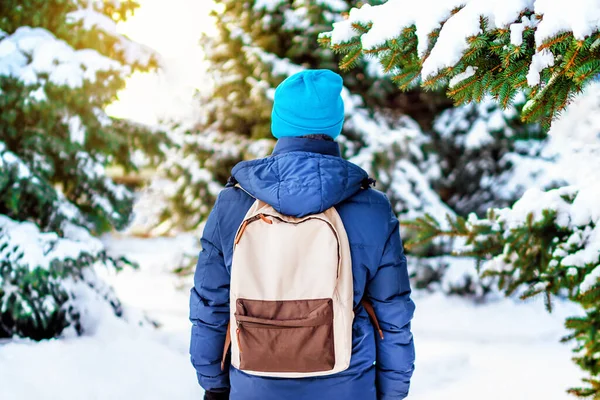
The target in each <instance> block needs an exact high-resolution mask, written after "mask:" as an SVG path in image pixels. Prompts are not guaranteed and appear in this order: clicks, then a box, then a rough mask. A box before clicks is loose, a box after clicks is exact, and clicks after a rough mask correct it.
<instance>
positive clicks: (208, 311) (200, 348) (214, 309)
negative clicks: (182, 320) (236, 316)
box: [190, 199, 230, 390]
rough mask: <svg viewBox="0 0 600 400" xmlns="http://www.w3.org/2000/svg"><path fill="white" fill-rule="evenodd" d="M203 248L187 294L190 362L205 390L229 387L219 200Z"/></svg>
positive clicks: (226, 292) (226, 284) (226, 279)
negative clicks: (224, 359)
mask: <svg viewBox="0 0 600 400" xmlns="http://www.w3.org/2000/svg"><path fill="white" fill-rule="evenodd" d="M201 244H202V251H201V252H200V255H199V257H198V264H197V266H196V272H195V275H194V287H193V288H192V289H191V291H190V292H191V295H190V320H191V322H192V338H191V341H190V355H191V361H192V364H193V365H194V368H195V369H196V373H197V375H198V382H199V383H200V385H201V386H202V387H203V388H204V389H205V390H215V389H217V390H218V389H226V388H229V372H228V369H227V368H225V370H224V371H221V357H222V354H223V346H224V344H225V336H226V333H227V323H228V321H229V281H230V278H229V272H228V271H227V268H226V267H225V262H224V260H223V251H222V246H221V238H220V231H219V201H218V199H217V202H216V204H215V207H214V208H213V210H212V212H211V213H210V215H209V217H208V220H207V222H206V225H205V227H204V233H203V235H202V239H201Z"/></svg>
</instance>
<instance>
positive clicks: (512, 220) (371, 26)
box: [321, 0, 600, 398]
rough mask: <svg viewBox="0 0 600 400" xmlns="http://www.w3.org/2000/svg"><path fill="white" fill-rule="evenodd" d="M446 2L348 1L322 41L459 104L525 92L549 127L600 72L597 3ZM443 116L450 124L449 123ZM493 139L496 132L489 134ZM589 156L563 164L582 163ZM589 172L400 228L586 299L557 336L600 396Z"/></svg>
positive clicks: (598, 246) (599, 277) (512, 277)
mask: <svg viewBox="0 0 600 400" xmlns="http://www.w3.org/2000/svg"><path fill="white" fill-rule="evenodd" d="M444 6H445V8H444V7H442V6H440V7H438V8H437V9H435V10H432V9H430V8H427V7H425V6H423V7H420V6H415V7H412V8H405V7H402V2H394V1H389V2H388V3H386V4H384V5H382V6H377V7H370V6H368V5H366V6H363V7H362V8H361V9H354V10H352V11H351V12H350V15H349V18H348V19H346V20H345V21H342V22H339V23H338V24H336V25H335V26H334V30H333V31H332V32H329V33H326V34H324V35H322V36H321V42H322V43H323V44H325V45H326V46H330V47H331V48H333V49H334V50H336V51H339V52H341V53H343V54H345V58H344V60H343V61H342V65H343V66H344V67H350V66H352V64H354V63H355V61H356V60H358V59H359V58H360V56H361V54H371V55H374V56H375V57H377V58H378V59H379V60H380V62H381V63H382V65H384V66H385V67H386V68H387V69H388V70H389V71H390V74H391V75H392V76H393V77H392V79H394V80H395V81H396V83H398V85H399V86H400V87H401V88H403V89H406V88H410V87H413V86H415V85H419V84H421V85H423V86H424V87H425V88H437V87H446V86H447V87H448V94H449V96H450V97H452V98H453V99H454V100H455V101H456V102H457V103H466V102H470V101H475V102H481V101H482V100H484V99H485V96H486V95H491V96H493V97H494V98H495V99H496V100H497V101H498V102H499V104H500V105H501V106H503V107H508V106H509V105H511V104H513V103H514V100H515V97H516V96H517V94H518V93H520V92H522V93H524V94H525V97H526V102H525V105H524V106H523V108H522V110H521V112H520V114H521V117H522V119H523V120H525V121H535V120H542V121H543V122H545V123H546V126H548V123H549V122H550V121H551V119H552V118H553V117H554V116H556V115H557V114H558V113H560V112H561V111H562V110H563V109H565V107H566V105H567V104H568V103H569V102H570V100H572V99H573V97H574V96H575V94H578V93H580V92H581V91H582V89H583V88H584V87H586V86H587V85H588V84H589V83H590V82H591V81H592V80H593V79H594V77H595V76H596V75H597V74H598V72H600V62H598V59H599V57H598V56H599V54H598V51H599V50H598V47H599V44H600V32H599V30H600V26H599V25H598V23H597V22H595V21H592V20H590V19H589V18H586V17H585V16H586V15H587V14H588V13H589V12H590V11H595V12H597V11H598V9H596V10H589V9H588V8H586V7H585V6H583V5H579V4H570V3H558V2H547V1H543V0H534V1H531V2H529V3H527V5H524V4H523V3H521V2H505V3H493V2H490V3H482V2H468V3H465V2H460V1H456V2H454V1H451V2H448V3H446V4H444ZM594 7H598V6H594ZM390 15H394V16H397V20H396V21H395V23H396V25H395V26H390ZM473 107H477V106H473ZM463 111H464V110H463ZM448 122H451V121H448ZM444 125H445V126H444V128H445V129H446V128H450V129H452V124H451V123H447V124H444ZM589 137H590V136H589ZM589 137H588V139H587V140H588V141H589ZM498 139H502V138H498V137H496V138H495V139H494V141H497V140H498ZM581 154H583V152H579V154H578V157H581ZM572 161H575V162H576V160H575V159H573V160H572ZM585 162H586V160H580V161H579V164H576V165H575V166H572V165H569V166H567V165H562V167H563V168H565V167H566V168H573V169H576V168H577V166H579V167H584V168H587V167H586V166H585ZM578 175H580V174H578ZM595 176H596V175H591V176H587V177H581V179H580V180H579V182H578V185H574V186H565V187H562V188H557V189H552V190H549V191H544V190H540V189H531V190H529V191H527V192H526V193H525V195H523V197H522V198H521V199H519V200H518V201H517V202H516V203H515V204H514V205H513V206H512V207H510V208H503V209H499V208H491V209H489V210H488V211H487V215H486V216H485V217H481V218H480V217H477V215H476V214H471V215H470V216H469V217H468V219H465V218H463V217H452V216H449V217H448V218H447V219H446V220H444V221H441V222H440V221H439V219H437V218H435V217H433V216H431V215H425V216H423V217H419V218H417V219H415V220H413V221H408V222H405V223H404V226H405V227H406V228H409V229H411V230H412V231H413V232H415V233H416V236H415V237H413V239H412V240H411V241H410V243H409V244H408V246H409V247H411V246H413V247H414V246H419V245H422V244H424V243H428V242H431V241H435V240H438V239H439V238H440V237H451V238H461V240H459V241H458V243H463V244H464V245H462V246H460V247H459V249H458V250H457V251H456V252H455V253H456V254H459V255H461V256H471V257H474V258H476V259H478V260H479V261H480V262H481V263H482V264H481V265H482V267H481V270H482V272H483V273H482V276H483V277H493V278H495V279H496V281H497V284H498V286H499V288H500V289H501V290H503V291H504V292H505V293H506V294H507V295H512V294H515V293H518V294H519V295H520V296H521V297H522V298H529V297H532V296H536V295H539V294H543V295H544V296H545V298H546V304H547V307H548V309H549V310H551V307H552V302H551V300H552V296H567V297H568V298H569V299H570V300H572V301H574V302H577V303H579V304H581V305H582V306H583V308H584V309H585V310H586V315H584V316H581V317H573V318H569V319H567V322H566V326H567V328H569V329H570V330H571V334H570V335H569V336H567V337H566V338H565V339H564V340H574V341H575V342H576V343H577V345H576V348H575V352H576V356H575V357H574V361H575V362H576V363H577V364H578V365H579V366H580V367H581V368H582V369H583V370H585V371H586V372H587V373H588V374H589V378H586V379H584V382H585V385H584V386H583V387H579V388H573V389H570V390H569V392H570V393H573V394H575V395H577V396H581V397H592V398H600V380H598V376H599V375H600V359H599V358H598V354H599V353H600V337H599V336H598V332H599V331H600V313H599V310H600V240H598V238H599V237H600V233H599V232H598V229H599V228H598V227H599V226H600V225H599V224H598V222H600V221H598V218H599V216H600V212H599V210H598V206H597V205H598V202H597V198H598V180H597V179H594V177H595Z"/></svg>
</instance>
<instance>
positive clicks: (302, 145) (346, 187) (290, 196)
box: [232, 138, 368, 217]
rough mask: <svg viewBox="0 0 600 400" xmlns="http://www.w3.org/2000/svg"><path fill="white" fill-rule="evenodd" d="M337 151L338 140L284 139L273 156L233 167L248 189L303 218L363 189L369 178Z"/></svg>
mask: <svg viewBox="0 0 600 400" xmlns="http://www.w3.org/2000/svg"><path fill="white" fill-rule="evenodd" d="M284 139H285V140H284ZM307 141H308V142H307ZM332 145H334V146H335V149H336V150H335V151H332ZM307 150H310V151H307ZM336 152H337V154H339V148H338V147H337V143H335V142H326V141H319V140H314V139H305V138H282V139H280V141H279V142H278V144H277V146H276V148H275V151H274V152H273V155H271V156H270V157H267V158H262V159H258V160H252V161H243V162H241V163H239V164H237V165H236V166H235V167H234V168H233V170H232V175H233V177H234V178H235V180H236V181H237V182H238V183H239V184H240V186H241V187H242V188H243V189H244V190H245V191H247V192H248V193H249V194H250V195H252V196H253V197H255V198H257V199H259V200H262V201H264V202H265V203H267V204H270V205H271V206H273V208H275V209H276V210H277V211H278V212H280V213H282V214H284V215H290V216H294V217H303V216H305V215H309V214H316V213H319V212H323V211H325V210H327V209H328V208H330V207H332V206H334V205H336V204H338V203H341V202H342V201H344V200H346V199H347V198H349V197H351V196H352V195H354V194H355V193H356V192H358V191H359V190H361V188H362V187H363V184H364V183H365V180H366V179H368V175H367V173H366V172H365V171H364V170H363V169H362V168H360V167H358V166H357V165H354V164H352V163H350V162H348V161H346V160H344V159H343V158H341V157H340V156H339V155H336V154H335V153H336Z"/></svg>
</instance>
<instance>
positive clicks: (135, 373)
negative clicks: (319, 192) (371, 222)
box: [0, 0, 600, 400]
mask: <svg viewBox="0 0 600 400" xmlns="http://www.w3.org/2000/svg"><path fill="white" fill-rule="evenodd" d="M306 69H330V70H333V71H335V72H337V73H339V74H340V75H341V76H342V78H343V83H344V88H343V90H342V97H343V100H344V113H345V123H344V126H343V131H342V134H341V136H340V137H339V138H338V139H337V141H338V143H339V145H340V148H341V152H342V155H343V157H344V158H346V159H348V160H350V161H351V162H353V163H355V164H357V165H358V166H360V167H361V168H363V169H364V170H365V171H367V172H368V173H369V176H370V177H371V178H373V179H375V180H376V184H375V188H376V189H378V190H380V191H382V192H384V193H385V194H386V196H387V197H388V199H389V200H390V202H391V203H392V206H393V210H394V212H395V214H396V215H397V217H398V219H399V220H400V224H401V236H402V239H403V241H404V248H405V251H406V254H407V258H408V267H409V274H410V278H411V286H412V290H413V291H412V298H413V301H414V302H415V304H416V312H415V318H414V320H413V322H412V329H413V334H414V340H415V346H416V354H417V356H416V368H415V373H414V376H413V381H412V383H411V390H410V394H409V396H408V399H415V400H437V399H450V400H453V399H456V400H458V399H460V400H469V399H473V400H475V399H489V400H494V399H507V398H510V399H514V400H521V399H522V400H531V399H540V400H541V399H544V400H555V399H556V400H560V399H576V398H584V399H600V332H599V331H600V200H599V199H600V3H599V2H597V1H594V0H571V1H569V2H558V1H554V0H504V1H496V0H445V1H442V0H421V1H419V2H412V1H408V0H387V1H385V0H381V1H379V0H369V1H365V0H361V1H354V0H214V1H209V0H200V1H194V0H175V1H172V2H164V1H159V0H137V1H133V0H2V1H1V2H0V399H7V400H33V399H44V400H45V399H57V400H58V399H60V400H71V399H73V400H75V399H77V400H79V399H88V398H89V399H92V398H94V399H100V400H104V399H146V400H161V399H171V398H177V399H190V400H191V399H200V398H202V396H203V391H202V389H201V388H200V387H199V386H198V383H197V379H196V374H195V371H194V369H193V367H192V365H191V363H190V360H189V341H190V326H191V325H190V322H189V319H188V313H189V304H188V301H189V290H190V288H191V286H192V285H193V273H194V268H195V263H196V261H197V259H198V253H199V251H200V250H201V245H200V237H201V235H202V231H203V228H204V224H205V223H206V219H207V217H208V215H209V213H210V211H211V209H212V206H213V204H214V202H215V200H216V198H217V196H218V194H219V192H220V191H221V190H222V189H223V188H224V187H225V184H226V183H227V181H228V178H229V177H230V175H231V169H232V168H233V167H234V166H235V165H236V164H237V163H238V162H240V161H244V160H251V159H255V158H262V157H268V156H269V154H270V153H271V151H272V150H273V148H274V145H275V142H276V140H275V139H274V138H273V136H272V135H271V130H270V127H271V121H270V118H271V109H272V105H273V98H274V91H275V88H276V87H277V85H279V84H280V83H281V82H282V81H283V80H284V79H285V78H287V77H289V76H291V75H293V74H295V73H297V72H300V71H303V70H306ZM357 400H360V399H357Z"/></svg>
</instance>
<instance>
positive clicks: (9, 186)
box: [0, 0, 166, 339]
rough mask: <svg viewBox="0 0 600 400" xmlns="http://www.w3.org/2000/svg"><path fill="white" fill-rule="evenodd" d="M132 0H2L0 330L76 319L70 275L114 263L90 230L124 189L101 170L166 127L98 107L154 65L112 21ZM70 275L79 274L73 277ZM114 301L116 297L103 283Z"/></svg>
mask: <svg viewBox="0 0 600 400" xmlns="http://www.w3.org/2000/svg"><path fill="white" fill-rule="evenodd" d="M136 7H137V4H136V3H135V2H133V1H116V0H115V1H112V0H110V1H94V0H89V1H85V0H80V1H64V0H52V1H47V0H23V1H16V0H7V1H3V2H2V3H1V4H0V93H2V96H0V337H3V336H7V337H10V336H12V335H21V336H28V337H32V338H34V339H41V338H47V337H52V336H55V335H58V334H60V333H61V331H62V330H63V329H64V328H65V327H66V326H69V325H72V326H74V327H75V328H76V329H77V330H79V329H78V327H79V328H80V325H79V323H78V320H79V317H80V314H81V309H80V308H78V307H80V305H78V304H77V303H76V302H74V300H75V299H74V292H73V290H74V289H72V288H73V285H77V284H79V283H81V282H83V283H84V284H86V285H87V286H89V287H91V288H94V289H95V290H100V288H101V287H102V284H101V283H100V282H98V281H97V280H96V278H95V276H94V273H93V269H92V268H91V266H92V265H96V264H97V265H106V266H108V267H117V268H120V267H121V266H122V265H124V264H126V263H127V261H126V260H122V259H114V258H111V257H110V256H109V255H107V254H106V251H105V250H104V248H103V246H102V244H101V243H100V242H99V241H98V240H97V239H94V238H93V237H92V236H91V235H93V234H100V233H102V232H106V231H108V230H110V229H112V228H116V229H120V228H123V227H124V226H125V225H126V224H127V222H128V221H129V216H130V213H131V209H132V202H133V196H132V193H131V192H130V191H129V190H128V189H127V188H125V187H123V186H121V185H117V184H115V183H114V182H113V181H112V180H111V179H110V178H108V177H107V176H106V172H105V167H106V166H107V165H109V164H111V165H119V166H122V167H123V168H124V169H125V170H135V169H136V168H138V167H139V165H138V163H136V161H135V160H137V159H139V157H134V153H135V152H140V151H142V152H143V153H144V154H145V155H146V162H153V163H156V162H158V161H159V160H160V159H162V154H163V143H166V137H165V135H164V134H163V133H159V132H154V131H152V130H150V129H148V128H147V127H143V126H139V125H137V124H134V123H131V122H129V121H124V120H117V119H114V118H111V117H109V116H108V115H106V114H105V112H104V108H105V106H107V105H108V104H109V103H111V102H112V101H114V100H115V99H116V94H117V92H118V90H120V89H122V88H123V87H124V83H125V78H126V77H127V76H129V75H130V74H131V73H132V72H133V71H148V70H149V69H153V68H155V67H156V66H157V57H156V55H155V54H154V53H153V52H152V51H151V50H149V49H147V48H144V47H143V46H141V45H138V44H136V43H134V42H131V41H130V40H129V39H127V38H126V37H124V36H121V35H119V34H118V33H117V31H116V22H117V21H119V20H123V19H125V18H127V17H128V16H129V15H131V14H132V12H133V11H134V10H135V8H136ZM78 282H79V283H78ZM103 296H104V297H105V298H106V299H107V300H109V301H110V302H111V303H112V304H113V307H114V308H115V312H117V313H120V308H119V304H118V301H117V300H116V299H114V297H113V296H112V295H111V294H110V290H108V291H105V292H104V294H103Z"/></svg>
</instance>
